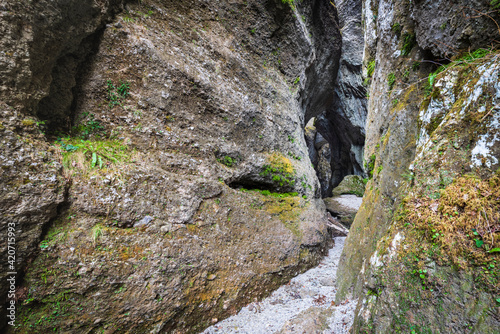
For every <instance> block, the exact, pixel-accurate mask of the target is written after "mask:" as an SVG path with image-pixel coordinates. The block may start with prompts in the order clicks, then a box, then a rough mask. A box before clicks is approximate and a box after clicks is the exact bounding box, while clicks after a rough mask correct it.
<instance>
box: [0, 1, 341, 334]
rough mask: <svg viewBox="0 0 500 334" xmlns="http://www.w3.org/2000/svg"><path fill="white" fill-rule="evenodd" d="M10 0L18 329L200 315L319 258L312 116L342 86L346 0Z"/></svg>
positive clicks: (191, 326) (178, 326) (7, 88)
mask: <svg viewBox="0 0 500 334" xmlns="http://www.w3.org/2000/svg"><path fill="white" fill-rule="evenodd" d="M46 8H48V9H47V10H46ZM4 9H5V10H4ZM121 9H123V10H122V11H120V10H121ZM2 10H3V11H2V15H3V18H5V20H3V21H2V26H1V29H2V31H4V32H6V33H5V34H2V37H1V38H2V40H1V43H2V45H3V46H4V50H5V52H2V54H1V56H2V62H3V63H4V64H6V65H5V66H4V67H2V71H4V72H2V77H1V80H2V81H1V83H0V84H1V88H2V91H1V92H2V93H1V94H2V98H4V100H3V101H4V102H5V103H4V104H3V105H2V110H3V113H2V127H1V130H0V131H2V132H3V137H2V148H1V150H2V151H1V155H2V161H3V162H2V163H3V165H4V166H5V167H4V168H3V169H2V173H3V174H2V187H3V190H2V191H3V192H2V198H3V199H4V201H3V204H2V205H3V206H2V214H3V215H4V216H5V217H8V219H10V220H11V221H14V222H16V224H17V225H16V228H17V230H18V233H21V232H20V231H22V233H23V234H22V235H21V234H18V240H19V244H18V246H17V247H18V250H19V258H20V261H19V262H18V268H16V269H18V270H19V271H20V272H21V270H23V268H25V264H26V262H27V259H28V258H29V259H30V261H28V262H29V264H28V266H27V268H26V275H25V278H24V283H23V284H22V285H21V286H19V288H18V298H19V299H18V305H20V308H19V309H18V317H19V319H23V322H22V323H21V322H19V328H18V329H17V331H18V332H24V333H30V332H38V333H40V332H48V331H51V330H52V329H53V328H54V327H56V328H59V329H60V330H61V331H66V332H72V333H83V332H88V331H89V330H93V331H108V332H113V331H120V330H127V331H128V332H130V333H143V332H146V331H147V332H156V333H159V332H168V333H189V332H196V331H199V330H201V329H203V328H205V327H207V326H208V325H209V324H210V323H211V322H212V321H213V319H222V318H224V317H227V316H229V315H230V314H233V313H235V312H236V311H237V310H238V309H239V308H240V307H241V306H242V305H245V304H247V303H248V302H250V301H252V300H253V299H254V298H261V297H262V296H264V295H267V294H269V293H270V291H271V290H273V289H275V288H277V287H278V286H279V285H280V284H281V283H283V282H285V281H286V280H288V279H289V278H290V277H291V276H293V275H296V274H297V273H299V272H301V271H304V270H305V269H307V268H309V267H311V266H313V265H315V264H317V263H318V262H319V260H320V258H321V256H322V254H324V252H325V249H326V248H327V245H328V242H329V238H328V232H327V225H326V214H325V209H324V204H323V202H322V201H321V199H320V198H319V197H320V189H319V183H318V180H317V177H316V175H315V171H314V169H313V168H312V167H311V162H310V160H309V159H308V151H307V147H306V144H305V140H304V132H303V126H304V123H305V121H306V120H308V119H309V118H311V117H313V116H316V115H317V114H319V113H320V112H322V111H323V110H325V109H326V108H327V106H328V105H329V104H330V103H331V101H332V98H333V96H332V94H331V92H332V91H333V85H334V82H335V78H336V73H337V69H338V59H339V55H340V45H341V40H340V32H339V30H338V25H337V13H336V9H335V7H334V6H332V5H331V4H329V3H328V2H323V1H313V0H311V1H304V2H302V3H301V4H297V5H296V6H290V5H289V4H286V3H283V2H282V1H280V0H270V1H236V2H226V1H222V2H208V1H194V0H193V1H182V2H179V1H153V0H148V1H141V2H127V4H126V5H125V6H124V7H123V8H122V4H121V3H120V2H118V1H116V2H107V1H102V2H101V1H80V2H78V3H76V2H66V1H60V2H55V3H53V2H51V5H50V6H49V5H48V2H47V1H39V2H37V3H31V2H28V1H19V2H16V3H15V4H10V3H9V4H7V3H5V2H4V3H2ZM19 38H20V40H19ZM14 41H16V42H14ZM318 83H320V84H318ZM68 132H69V136H68V135H64V138H62V139H58V137H59V136H60V135H61V133H63V134H64V133H68ZM45 151H46V152H45ZM58 208H60V209H61V210H60V211H59V212H58ZM62 209H64V210H62ZM13 213H14V215H12V214H13ZM50 220H54V222H53V223H52V224H51V226H50V228H47V222H49V221H50ZM2 228H3V226H2ZM41 236H43V240H42V241H41V240H40V238H41ZM40 241H41V243H40ZM2 292H5V291H2ZM4 319H5V318H4Z"/></svg>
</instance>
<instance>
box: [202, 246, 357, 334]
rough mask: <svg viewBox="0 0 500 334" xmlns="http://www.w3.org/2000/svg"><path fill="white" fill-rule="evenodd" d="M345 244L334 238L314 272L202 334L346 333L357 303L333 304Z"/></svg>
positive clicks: (311, 270)
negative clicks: (331, 246) (330, 247)
mask: <svg viewBox="0 0 500 334" xmlns="http://www.w3.org/2000/svg"><path fill="white" fill-rule="evenodd" d="M344 240H345V238H343V237H337V238H334V241H335V246H334V247H333V248H332V249H330V251H329V252H328V256H326V257H325V258H324V259H323V260H322V261H321V262H320V264H319V265H318V266H317V267H316V268H313V269H310V270H309V271H307V272H305V273H303V274H301V275H298V276H297V277H295V278H292V279H291V280H290V282H289V283H288V284H286V285H284V286H282V287H280V288H279V289H278V290H276V291H274V292H273V293H272V294H271V296H269V297H268V298H266V299H264V300H262V301H261V302H253V303H251V304H249V305H247V306H245V307H244V308H243V309H241V311H240V312H239V313H238V314H236V315H234V316H232V317H230V318H228V319H226V320H223V321H221V322H219V323H217V324H215V325H213V326H211V327H209V328H207V329H206V330H205V331H204V332H203V334H216V333H224V334H233V333H238V334H267V333H280V334H286V333H301V334H302V333H307V334H309V333H311V334H312V333H321V334H343V333H348V332H349V329H350V328H351V326H352V323H353V321H354V310H355V308H356V304H357V301H356V300H348V299H346V300H345V301H343V302H342V303H340V304H339V305H335V302H334V300H335V293H336V291H337V289H336V286H335V283H336V272H337V265H338V262H339V259H340V255H341V253H342V248H343V247H344Z"/></svg>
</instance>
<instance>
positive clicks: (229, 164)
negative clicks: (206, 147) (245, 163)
mask: <svg viewBox="0 0 500 334" xmlns="http://www.w3.org/2000/svg"><path fill="white" fill-rule="evenodd" d="M217 161H218V162H220V163H221V164H223V165H225V166H227V167H233V165H234V164H235V163H236V159H233V158H231V157H230V156H228V155H225V156H224V157H223V158H220V159H217Z"/></svg>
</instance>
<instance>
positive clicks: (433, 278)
mask: <svg viewBox="0 0 500 334" xmlns="http://www.w3.org/2000/svg"><path fill="white" fill-rule="evenodd" d="M363 13H364V28H365V51H364V64H365V76H366V78H367V79H366V80H367V82H368V83H369V84H370V89H369V96H370V98H369V104H368V120H367V139H366V147H365V160H366V167H367V170H368V172H369V174H370V176H371V178H372V179H371V180H370V181H369V183H368V185H367V190H366V192H365V196H364V199H363V204H362V207H361V209H360V211H359V212H358V214H357V216H356V219H355V222H354V224H353V226H352V228H351V230H350V234H349V236H348V238H347V240H346V247H345V248H344V253H343V255H342V259H341V263H340V268H339V277H340V291H339V293H338V294H337V298H338V299H339V300H343V298H345V297H346V296H350V297H353V298H360V302H359V304H358V309H357V318H356V320H355V325H354V332H356V333H360V332H361V333H387V332H416V333H427V332H429V333H449V332H452V333H490V332H495V331H496V329H497V328H498V323H499V309H498V302H497V301H495V298H497V297H496V296H498V291H499V290H498V289H499V285H498V275H499V272H498V268H497V265H496V263H495V262H496V261H498V255H497V253H496V252H490V251H491V250H492V249H494V247H497V245H498V237H499V235H498V231H497V230H496V227H491V226H493V225H491V226H490V228H489V229H488V227H485V225H483V224H487V223H486V221H488V222H490V223H492V224H496V223H493V221H496V218H493V217H496V215H497V213H498V197H497V195H495V194H496V193H495V191H496V190H493V189H495V187H496V182H497V181H496V180H497V178H498V175H497V172H496V171H497V169H498V167H499V164H498V157H499V155H498V154H499V152H498V147H497V146H498V142H497V141H498V140H497V138H498V124H497V119H496V118H497V117H496V115H495V112H496V109H497V107H496V105H497V104H498V96H499V95H498V84H497V80H498V77H497V64H498V59H497V58H498V54H497V53H496V52H494V51H491V50H490V49H489V45H490V43H492V42H493V43H494V40H495V39H497V38H498V33H499V32H498V29H497V28H496V25H495V22H494V20H497V18H498V17H497V12H496V11H495V10H494V8H492V5H489V4H487V3H483V2H477V3H476V2H474V3H470V2H461V1H457V2H453V3H452V4H446V5H444V4H443V3H440V2H435V1H434V2H431V1H417V2H407V1H397V2H392V1H365V2H364V5H363ZM479 31H480V32H481V33H478V32H479ZM479 48H483V49H482V50H478V49H479ZM444 56H446V58H444ZM488 187H492V188H489V189H487V188H488ZM479 189H481V190H479ZM460 191H463V192H464V193H462V194H461V195H459V194H460ZM469 191H470V194H469V193H468V194H467V195H465V192H469ZM458 195H459V196H460V200H457V197H456V196H458ZM469 199H470V200H469ZM473 203H476V204H473ZM474 205H475V206H474ZM471 206H473V207H474V208H471ZM479 211H482V212H483V213H482V214H481V215H482V216H481V217H477V214H478V212H479ZM485 217H488V218H485ZM495 226H496V225H495ZM457 305H458V307H457Z"/></svg>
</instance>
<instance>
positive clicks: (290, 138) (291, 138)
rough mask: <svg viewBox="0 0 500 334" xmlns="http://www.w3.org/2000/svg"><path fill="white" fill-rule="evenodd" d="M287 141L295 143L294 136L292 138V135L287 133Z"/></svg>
mask: <svg viewBox="0 0 500 334" xmlns="http://www.w3.org/2000/svg"><path fill="white" fill-rule="evenodd" d="M288 141H289V142H291V143H295V138H293V136H291V135H288Z"/></svg>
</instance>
